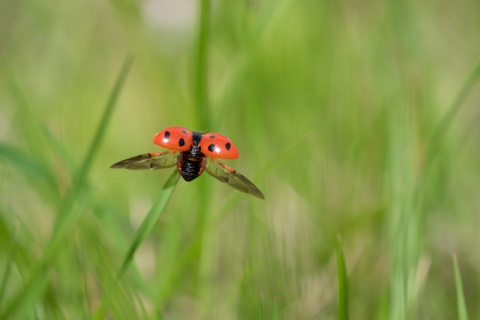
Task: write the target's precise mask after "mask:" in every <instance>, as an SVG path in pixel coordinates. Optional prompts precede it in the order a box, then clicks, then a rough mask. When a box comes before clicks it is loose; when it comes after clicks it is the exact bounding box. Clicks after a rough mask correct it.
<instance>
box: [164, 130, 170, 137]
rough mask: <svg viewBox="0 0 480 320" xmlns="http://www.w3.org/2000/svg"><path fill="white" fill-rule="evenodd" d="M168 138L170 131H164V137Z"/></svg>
mask: <svg viewBox="0 0 480 320" xmlns="http://www.w3.org/2000/svg"><path fill="white" fill-rule="evenodd" d="M168 138H170V131H165V139H168Z"/></svg>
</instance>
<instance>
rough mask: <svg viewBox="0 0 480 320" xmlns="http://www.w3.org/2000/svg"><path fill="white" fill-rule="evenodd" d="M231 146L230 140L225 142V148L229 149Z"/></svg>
mask: <svg viewBox="0 0 480 320" xmlns="http://www.w3.org/2000/svg"><path fill="white" fill-rule="evenodd" d="M231 147H232V144H231V143H230V142H227V143H225V148H227V150H230V148H231Z"/></svg>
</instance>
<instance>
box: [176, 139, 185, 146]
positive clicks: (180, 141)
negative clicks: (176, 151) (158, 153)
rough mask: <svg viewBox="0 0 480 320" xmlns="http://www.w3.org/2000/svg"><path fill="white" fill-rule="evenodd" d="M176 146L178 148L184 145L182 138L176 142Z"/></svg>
mask: <svg viewBox="0 0 480 320" xmlns="http://www.w3.org/2000/svg"><path fill="white" fill-rule="evenodd" d="M178 145H179V146H180V147H183V146H184V145H185V140H183V138H180V140H178Z"/></svg>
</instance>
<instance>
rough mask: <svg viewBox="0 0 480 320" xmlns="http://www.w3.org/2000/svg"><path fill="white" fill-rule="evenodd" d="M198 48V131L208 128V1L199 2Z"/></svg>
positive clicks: (196, 79) (196, 115) (196, 87)
mask: <svg viewBox="0 0 480 320" xmlns="http://www.w3.org/2000/svg"><path fill="white" fill-rule="evenodd" d="M199 19H200V21H199V27H200V28H199V35H198V48H197V54H196V61H195V62H196V64H195V95H194V97H195V103H196V105H195V107H194V110H195V120H196V125H197V126H198V130H205V129H207V128H208V125H209V123H208V122H209V121H208V119H210V117H209V112H208V109H209V106H208V104H209V99H208V37H209V22H210V0H201V7H200V17H199Z"/></svg>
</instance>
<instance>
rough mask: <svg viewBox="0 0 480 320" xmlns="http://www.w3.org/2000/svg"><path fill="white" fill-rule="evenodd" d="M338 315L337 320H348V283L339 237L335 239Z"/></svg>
mask: <svg viewBox="0 0 480 320" xmlns="http://www.w3.org/2000/svg"><path fill="white" fill-rule="evenodd" d="M337 274H338V315H337V319H339V320H348V281H347V270H346V267H345V257H344V255H343V244H342V238H341V237H340V235H338V237H337Z"/></svg>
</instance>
